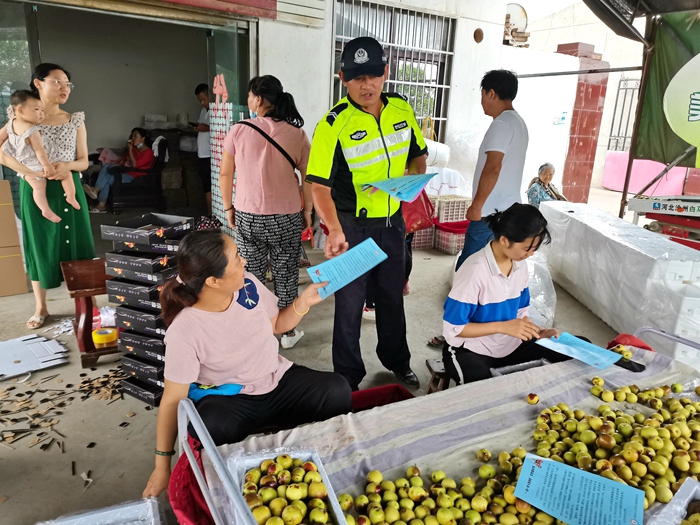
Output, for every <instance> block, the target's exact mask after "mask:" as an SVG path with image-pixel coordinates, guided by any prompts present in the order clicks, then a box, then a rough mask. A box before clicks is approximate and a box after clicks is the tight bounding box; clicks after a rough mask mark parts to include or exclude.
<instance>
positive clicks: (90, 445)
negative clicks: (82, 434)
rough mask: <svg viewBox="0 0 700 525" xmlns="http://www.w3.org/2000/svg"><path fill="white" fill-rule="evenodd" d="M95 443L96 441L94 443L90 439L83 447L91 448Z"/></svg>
mask: <svg viewBox="0 0 700 525" xmlns="http://www.w3.org/2000/svg"><path fill="white" fill-rule="evenodd" d="M95 445H97V443H95V442H94V441H90V443H88V444H87V447H85V448H93V447H94V446H95Z"/></svg>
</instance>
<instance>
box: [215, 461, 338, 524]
mask: <svg viewBox="0 0 700 525" xmlns="http://www.w3.org/2000/svg"><path fill="white" fill-rule="evenodd" d="M281 454H289V455H290V456H292V457H293V458H299V459H301V460H302V461H313V462H314V463H315V464H316V466H317V467H318V473H319V474H321V479H322V480H323V483H324V485H325V486H326V489H327V490H328V500H327V502H326V503H327V505H328V508H327V510H328V516H329V518H330V520H329V524H330V523H331V522H332V523H334V524H335V525H347V521H346V520H345V515H344V514H343V511H342V509H341V508H340V505H339V504H338V497H337V496H336V494H335V491H334V490H333V487H332V486H331V482H330V480H329V479H328V474H327V473H326V469H325V468H323V463H322V462H321V458H320V457H319V455H318V452H316V450H313V449H294V448H289V449H285V448H278V449H275V450H263V451H260V452H255V453H249V454H242V455H241V454H232V455H231V456H229V458H228V460H227V461H226V466H227V467H228V470H229V472H231V475H232V476H233V481H234V483H235V484H236V486H237V487H240V488H241V490H242V489H243V485H244V483H245V473H246V472H248V471H249V470H250V469H252V468H256V467H259V466H260V463H262V462H263V461H265V460H266V459H275V457H277V456H279V455H281ZM229 501H230V500H229ZM224 510H225V512H227V513H230V516H234V513H235V515H236V516H237V517H239V518H240V519H241V521H240V522H239V521H236V523H237V525H242V523H246V524H247V525H257V522H256V521H255V518H253V515H252V514H251V512H250V510H249V509H248V508H245V509H243V510H242V512H241V509H224Z"/></svg>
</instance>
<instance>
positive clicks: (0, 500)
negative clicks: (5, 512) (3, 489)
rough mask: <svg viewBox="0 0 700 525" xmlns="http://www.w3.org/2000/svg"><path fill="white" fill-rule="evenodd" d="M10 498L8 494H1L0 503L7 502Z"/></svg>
mask: <svg viewBox="0 0 700 525" xmlns="http://www.w3.org/2000/svg"><path fill="white" fill-rule="evenodd" d="M8 499H9V498H8V497H7V496H0V505H2V504H3V503H5V502H6V501H7V500H8Z"/></svg>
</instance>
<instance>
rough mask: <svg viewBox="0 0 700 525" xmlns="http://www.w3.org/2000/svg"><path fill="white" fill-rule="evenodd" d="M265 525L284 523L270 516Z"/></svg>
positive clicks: (276, 517)
mask: <svg viewBox="0 0 700 525" xmlns="http://www.w3.org/2000/svg"><path fill="white" fill-rule="evenodd" d="M265 525H284V521H282V518H280V517H279V516H272V517H271V518H270V519H269V520H267V521H266V522H265ZM348 525H350V522H348ZM353 525H354V524H353Z"/></svg>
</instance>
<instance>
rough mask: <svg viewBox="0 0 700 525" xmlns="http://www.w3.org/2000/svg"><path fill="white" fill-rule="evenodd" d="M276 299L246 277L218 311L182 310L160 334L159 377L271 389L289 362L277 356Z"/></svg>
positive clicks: (251, 389) (245, 390)
mask: <svg viewBox="0 0 700 525" xmlns="http://www.w3.org/2000/svg"><path fill="white" fill-rule="evenodd" d="M278 312H279V310H278V308H277V297H276V296H275V294H273V293H272V292H271V291H270V290H268V289H267V288H265V286H263V285H262V284H261V283H260V281H258V280H257V279H256V278H255V277H254V276H253V275H252V274H250V273H246V274H245V286H244V288H242V289H241V290H240V291H238V292H236V293H235V294H234V296H233V300H232V301H231V306H229V307H228V309H227V310H225V311H223V312H206V311H204V310H198V309H197V308H191V307H190V308H185V309H184V310H182V311H181V312H180V313H179V314H177V316H176V317H175V319H174V320H173V323H172V324H171V325H170V327H169V328H168V330H167V332H166V334H165V344H166V351H165V357H166V359H165V378H166V379H167V380H168V381H172V382H174V383H181V384H189V383H195V382H196V383H200V384H202V385H217V386H218V385H222V384H229V383H236V384H239V385H243V390H241V393H242V394H253V395H261V394H267V393H268V392H271V391H272V390H274V389H275V388H276V387H277V384H278V383H279V381H280V379H282V376H283V375H284V373H285V372H286V371H287V370H289V368H290V367H291V366H292V362H291V361H289V360H288V359H285V358H284V357H282V356H281V355H279V343H278V341H277V339H276V338H275V336H274V334H273V332H272V323H271V322H270V319H272V318H273V317H275V316H276V315H277V313H278Z"/></svg>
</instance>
